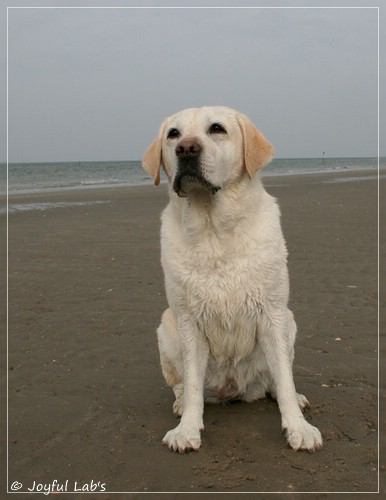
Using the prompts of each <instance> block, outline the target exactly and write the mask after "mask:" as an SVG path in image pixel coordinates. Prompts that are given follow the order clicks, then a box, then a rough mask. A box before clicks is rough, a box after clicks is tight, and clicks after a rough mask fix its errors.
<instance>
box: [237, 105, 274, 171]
mask: <svg viewBox="0 0 386 500" xmlns="http://www.w3.org/2000/svg"><path fill="white" fill-rule="evenodd" d="M236 119H237V123H238V124H239V127H240V130H241V134H242V136H243V148H244V163H245V168H246V169H247V172H248V175H249V177H252V175H253V174H254V173H255V172H256V170H258V169H259V168H262V167H264V166H265V165H267V163H269V162H270V161H271V159H272V157H273V155H274V154H275V149H274V147H273V146H272V144H271V143H270V142H269V141H268V140H267V139H266V138H265V137H264V135H263V134H262V133H261V132H260V131H259V130H257V128H256V127H255V126H254V124H253V123H252V122H251V121H250V119H249V118H248V117H247V116H245V115H243V114H237V115H236Z"/></svg>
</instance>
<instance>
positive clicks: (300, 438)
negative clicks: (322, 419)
mask: <svg viewBox="0 0 386 500" xmlns="http://www.w3.org/2000/svg"><path fill="white" fill-rule="evenodd" d="M284 431H285V434H286V436H287V441H288V443H289V445H290V446H291V448H293V449H294V450H295V451H297V450H308V451H315V450H317V449H318V448H321V447H322V446H323V439H322V435H321V434H320V432H319V429H317V428H316V427H314V426H313V425H311V424H309V423H308V422H307V421H306V420H304V419H301V420H299V422H298V423H297V424H296V425H293V424H291V425H288V426H287V427H286V428H285V429H284Z"/></svg>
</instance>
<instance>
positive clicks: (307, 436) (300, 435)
mask: <svg viewBox="0 0 386 500" xmlns="http://www.w3.org/2000/svg"><path fill="white" fill-rule="evenodd" d="M287 318H288V313H287V311H286V310H284V311H282V312H281V313H278V312H277V311H276V312H275V317H273V316H271V315H269V314H267V313H263V315H262V318H261V321H260V324H259V342H260V345H261V348H262V350H263V352H264V354H265V358H266V361H267V364H268V367H269V370H270V372H271V376H272V378H273V380H274V383H275V386H276V394H277V402H278V405H279V409H280V413H281V421H282V429H283V431H284V432H285V433H286V436H287V440H288V443H289V444H290V446H291V447H292V448H293V449H294V450H299V449H306V450H309V451H314V450H316V449H317V448H320V447H321V446H322V443H323V441H322V436H321V434H320V432H319V430H318V429H317V428H316V427H314V426H313V425H311V424H309V423H308V422H307V421H306V420H305V418H304V416H303V414H302V412H301V410H300V408H299V403H298V398H297V394H296V390H295V384H294V380H293V373H292V360H291V356H290V348H289V342H288V332H287V328H288V327H289V325H288V319H287Z"/></svg>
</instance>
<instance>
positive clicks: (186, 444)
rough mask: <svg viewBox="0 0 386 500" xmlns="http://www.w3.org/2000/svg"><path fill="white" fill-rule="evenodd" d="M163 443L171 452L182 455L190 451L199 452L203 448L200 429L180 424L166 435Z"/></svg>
mask: <svg viewBox="0 0 386 500" xmlns="http://www.w3.org/2000/svg"><path fill="white" fill-rule="evenodd" d="M162 443H163V444H165V445H167V446H168V447H169V448H170V449H171V450H173V451H179V452H180V453H185V452H186V451H189V450H193V451H198V449H199V448H200V446H201V434H200V430H199V429H198V428H186V427H184V426H182V425H181V424H180V425H178V426H177V427H176V428H175V429H172V430H171V431H169V432H167V433H166V434H165V437H164V438H163V440H162Z"/></svg>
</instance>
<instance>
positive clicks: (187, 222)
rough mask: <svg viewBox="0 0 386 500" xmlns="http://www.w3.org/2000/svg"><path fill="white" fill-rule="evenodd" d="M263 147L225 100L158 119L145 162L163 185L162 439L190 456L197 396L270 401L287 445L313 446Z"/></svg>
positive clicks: (197, 426)
mask: <svg viewBox="0 0 386 500" xmlns="http://www.w3.org/2000/svg"><path fill="white" fill-rule="evenodd" d="M273 154H274V149H273V146H272V145H271V144H270V142H269V141H268V140H267V139H266V138H265V137H264V136H263V134H262V133H261V132H260V131H258V130H257V129H256V127H255V126H254V125H253V123H252V122H251V121H250V120H249V118H248V117H247V116H245V115H243V114H241V113H238V112H237V111H235V110H233V109H231V108H227V107H223V106H215V107H202V108H191V109H185V110H183V111H180V112H179V113H177V114H174V115H173V116H171V117H169V118H167V119H166V120H165V121H164V122H163V123H162V125H161V128H160V130H159V134H158V137H157V138H156V139H155V140H154V142H153V143H152V144H151V145H150V147H149V148H148V149H147V151H146V153H145V155H144V158H143V167H144V170H145V171H146V172H147V173H148V174H150V175H151V176H152V177H153V178H154V184H155V185H156V186H157V185H158V184H159V182H160V168H161V166H162V167H163V169H164V171H165V173H166V176H167V178H168V181H169V198H170V200H169V204H168V205H167V207H166V209H165V210H164V212H163V214H162V217H161V220H162V224H161V262H162V267H163V270H164V276H165V288H166V296H167V300H168V305H169V308H168V309H167V310H166V311H165V312H164V314H163V316H162V320H161V325H160V326H159V328H158V330H157V335H158V346H159V352H160V360H161V368H162V373H163V375H164V377H165V380H166V382H167V384H168V385H169V386H170V387H171V388H172V389H173V392H174V395H175V402H174V405H173V412H174V413H175V414H176V415H177V416H180V417H181V420H180V422H179V424H178V425H177V427H176V428H175V429H172V430H171V431H169V432H167V434H166V435H165V437H164V438H163V443H164V444H166V445H167V446H168V447H169V448H170V449H171V450H173V451H177V450H178V451H179V452H180V453H184V452H186V451H190V450H195V451H197V450H198V449H199V448H200V445H201V431H203V429H204V423H203V412H204V399H205V400H210V401H222V400H225V401H231V400H242V401H246V402H252V401H256V400H258V399H259V398H264V397H265V396H266V395H267V394H269V395H270V396H271V397H272V398H274V399H276V400H277V402H278V406H279V409H280V413H281V424H282V430H283V432H285V434H286V437H287V440H288V443H289V445H290V446H291V447H292V448H293V449H294V450H299V449H305V450H309V451H314V450H316V449H317V448H320V447H321V446H322V436H321V434H320V432H319V430H318V429H317V428H316V427H314V426H312V425H311V424H309V423H308V422H307V421H306V420H305V418H304V416H303V413H302V410H303V409H304V408H305V407H307V406H309V403H308V400H307V398H306V397H305V396H303V395H302V394H297V393H296V390H295V385H294V380H293V373H292V364H293V358H294V343H295V336H296V324H295V321H294V317H293V314H292V312H291V311H290V310H289V309H288V306H287V303H288V295H289V278H288V271H287V250H286V244H285V240H284V237H283V233H282V230H281V225H280V211H279V207H278V204H277V202H276V200H275V199H274V198H273V197H272V196H270V195H269V194H268V193H267V192H266V191H265V189H264V187H263V184H262V182H261V180H260V175H259V172H258V171H259V169H260V168H262V167H263V166H265V165H266V164H267V163H269V162H270V160H271V159H272V156H273Z"/></svg>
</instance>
